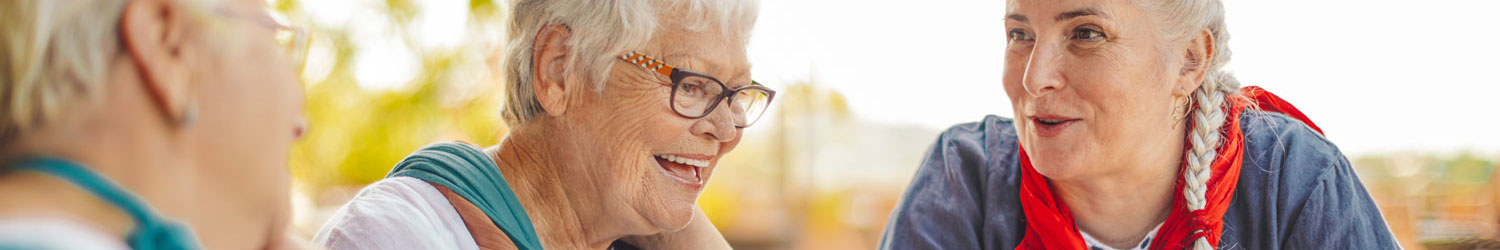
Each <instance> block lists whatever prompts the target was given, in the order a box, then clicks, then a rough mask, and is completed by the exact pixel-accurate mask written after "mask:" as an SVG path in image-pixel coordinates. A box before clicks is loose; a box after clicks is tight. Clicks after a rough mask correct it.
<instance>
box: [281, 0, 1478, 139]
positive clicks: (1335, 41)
mask: <svg viewBox="0 0 1500 250" xmlns="http://www.w3.org/2000/svg"><path fill="white" fill-rule="evenodd" d="M417 2H418V4H419V5H420V6H421V7H422V8H423V9H424V11H423V12H422V13H421V14H420V16H419V17H418V18H417V20H418V21H417V22H415V23H413V24H412V25H416V26H417V27H416V28H415V29H413V30H415V31H414V32H420V34H418V36H416V37H420V39H418V41H416V42H417V44H419V45H420V46H422V47H424V48H434V47H444V46H452V45H454V44H457V43H459V41H462V39H465V35H464V28H463V27H464V23H465V21H466V18H467V15H466V13H465V10H466V8H467V6H466V5H465V4H464V3H465V2H466V1H461V0H441V1H417ZM1226 2H1227V5H1228V15H1229V16H1228V18H1229V20H1228V22H1229V27H1230V33H1231V34H1232V36H1233V38H1232V39H1231V42H1230V48H1231V49H1232V50H1233V51H1234V59H1233V61H1232V62H1231V63H1230V65H1229V66H1228V67H1229V68H1230V69H1231V70H1232V71H1234V72H1235V73H1236V75H1238V76H1239V77H1240V79H1241V81H1242V82H1244V83H1246V84H1249V85H1259V86H1262V87H1265V88H1267V89H1269V90H1271V91H1273V92H1275V93H1277V94H1278V95H1281V96H1282V97H1284V98H1286V99H1288V100H1289V101H1291V102H1292V103H1293V104H1296V105H1297V106H1298V107H1299V108H1301V109H1302V110H1303V111H1304V112H1306V113H1307V114H1308V115H1309V116H1310V117H1312V119H1313V120H1314V121H1316V122H1317V123H1318V124H1319V125H1320V126H1322V127H1323V128H1324V130H1325V131H1327V133H1328V137H1329V138H1330V139H1332V140H1333V141H1334V142H1335V143H1336V144H1338V145H1339V147H1340V148H1342V149H1343V150H1344V151H1345V153H1346V154H1348V155H1355V156H1357V155H1363V154H1371V153H1383V152H1391V151H1405V150H1416V151H1420V152H1435V153H1449V152H1453V151H1456V150H1463V149H1470V150H1476V151H1480V152H1483V153H1489V154H1495V153H1500V129H1496V128H1497V127H1496V126H1495V124H1497V122H1500V111H1496V110H1495V109H1496V108H1497V107H1500V98H1494V97H1492V95H1494V94H1495V93H1497V92H1500V78H1496V77H1497V76H1496V74H1494V72H1497V71H1500V62H1497V61H1496V60H1497V58H1500V46H1495V44H1500V33H1497V32H1495V31H1494V30H1495V29H1494V28H1495V25H1496V24H1500V21H1496V20H1495V19H1493V18H1494V17H1495V16H1496V14H1495V13H1494V11H1495V10H1500V1H1492V0H1427V1H1394V0H1253V1H1251V0H1229V1H1226ZM378 3H379V1H371V0H316V1H303V4H305V5H307V6H306V7H307V9H308V10H309V12H311V13H310V14H312V16H313V17H314V19H313V21H315V22H318V23H320V24H323V25H337V26H342V25H347V24H350V23H355V22H357V23H358V25H352V26H350V27H351V29H353V33H354V34H355V36H356V37H359V38H357V39H356V40H358V41H360V44H359V46H364V48H366V49H362V50H360V51H361V54H359V55H357V56H356V59H355V60H356V62H355V63H356V69H355V74H356V77H357V79H359V80H360V83H361V85H363V86H366V87H370V88H390V87H395V86H400V85H401V84H404V83H405V82H407V81H409V80H410V78H411V77H414V76H415V74H416V73H417V72H416V70H417V69H416V66H417V61H416V60H417V58H416V57H415V54H414V53H413V51H412V50H410V49H407V48H406V47H405V46H403V43H404V41H402V40H400V39H399V38H396V36H391V35H389V34H388V32H389V30H387V29H386V27H387V26H388V24H387V23H385V20H383V19H382V18H379V16H378V15H379V13H378V12H376V9H375V8H372V7H370V6H378V5H377V4H378ZM1004 9H1005V8H1004V1H1000V0H923V1H893V0H863V1H854V0H847V1H833V0H763V1H762V3H761V14H760V18H759V23H758V24H757V26H756V30H755V31H754V36H753V37H752V39H751V42H750V59H751V62H752V63H753V64H754V70H753V74H754V76H755V78H756V79H757V80H759V81H761V82H763V83H766V84H768V85H771V86H772V87H782V86H785V85H786V84H790V83H793V82H802V81H806V80H808V79H812V80H813V81H815V82H816V83H817V84H820V85H823V86H826V87H829V88H833V89H836V90H838V91H840V92H842V93H844V94H845V95H846V96H847V97H848V101H849V104H850V106H851V108H852V109H853V110H854V111H855V113H856V114H858V115H859V116H860V117H862V118H863V119H867V120H869V121H875V122H886V123H908V124H919V125H921V126H925V127H929V128H932V129H934V130H936V129H941V128H945V127H947V126H949V125H952V124H955V123H960V122H969V121H976V120H978V119H980V118H981V117H982V116H983V115H985V114H998V115H1002V116H1011V107H1010V104H1009V100H1007V98H1006V96H1005V91H1004V89H1003V88H1002V86H1001V82H1000V79H999V78H998V77H999V75H1000V74H1001V69H1002V68H1003V67H1002V66H1003V64H1004V62H1003V60H1002V55H1003V51H1004V49H1005V48H1004V44H1005V43H1004V31H1003V21H1002V20H1001V17H1002V16H1003V12H1004ZM316 54H317V48H316V45H315V48H314V56H313V58H310V59H311V60H317V58H316V57H317V56H316ZM310 67H315V66H310ZM309 71H314V70H312V69H309Z"/></svg>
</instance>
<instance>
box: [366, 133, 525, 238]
mask: <svg viewBox="0 0 1500 250" xmlns="http://www.w3.org/2000/svg"><path fill="white" fill-rule="evenodd" d="M397 176H407V177H412V178H417V179H420V180H423V181H427V182H431V183H435V184H438V185H443V187H447V188H448V189H450V190H453V192H454V193H457V194H458V195H459V196H463V197H464V199H465V200H468V201H469V202H470V203H474V205H475V206H478V207H479V209H480V210H482V211H484V214H485V215H487V216H489V217H490V221H491V222H494V223H495V226H499V227H500V230H501V231H504V232H505V235H506V236H508V237H510V241H511V242H515V244H516V247H517V248H520V249H521V250H540V249H542V243H541V240H540V239H539V238H538V237H537V233H536V227H533V226H532V225H531V218H530V217H527V215H526V209H525V208H522V207H521V201H520V200H518V199H516V193H515V192H514V191H512V190H511V189H510V184H508V183H506V182H505V176H503V175H501V174H500V166H498V165H495V161H494V160H492V159H490V157H489V156H488V155H485V153H484V152H483V151H480V150H479V149H477V148H474V147H473V146H469V145H466V144H462V143H456V142H440V143H435V144H432V145H428V146H427V147H425V148H422V149H418V150H417V152H415V153H412V154H411V155H410V156H407V157H406V159H403V160H401V163H397V164H396V167H395V168H392V169H391V173H390V174H387V175H386V178H390V177H397Z"/></svg>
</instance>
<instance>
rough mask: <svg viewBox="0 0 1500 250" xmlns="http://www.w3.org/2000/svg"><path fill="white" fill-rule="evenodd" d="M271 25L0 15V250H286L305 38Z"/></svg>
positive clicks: (76, 6)
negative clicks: (290, 174) (298, 74)
mask: <svg viewBox="0 0 1500 250" xmlns="http://www.w3.org/2000/svg"><path fill="white" fill-rule="evenodd" d="M269 14H270V13H269V12H268V11H267V8H266V1H263V0H130V1H123V0H7V1H0V103H3V105H0V160H3V162H4V164H3V165H0V249H15V248H22V249H124V248H135V249H197V248H208V249H250V248H275V247H281V246H284V244H288V243H289V242H286V241H285V239H286V235H287V234H286V233H285V231H286V229H287V227H288V223H287V221H288V219H289V218H288V217H289V214H288V213H289V212H290V211H289V207H288V201H289V198H288V195H289V190H288V188H289V187H290V184H289V183H288V181H289V180H288V179H289V178H288V175H287V170H286V162H287V158H286V152H287V149H288V147H289V146H290V144H291V143H292V142H293V141H294V140H296V139H297V138H298V137H300V135H301V131H302V125H301V124H300V123H301V117H300V116H301V103H302V99H301V98H302V97H301V87H300V86H299V85H298V83H297V78H296V74H295V71H296V70H297V69H296V68H297V66H296V64H298V63H299V61H300V59H298V58H300V56H299V55H297V54H298V53H299V52H301V49H300V47H301V46H302V45H303V44H305V41H306V40H305V37H306V36H305V35H300V34H301V33H300V32H296V31H295V30H294V29H290V28H288V27H286V26H284V25H281V24H278V23H277V21H276V20H275V19H273V18H272V16H271V15H269ZM278 38H280V39H278ZM288 56H290V57H288Z"/></svg>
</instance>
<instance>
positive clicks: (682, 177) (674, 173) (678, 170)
mask: <svg viewBox="0 0 1500 250" xmlns="http://www.w3.org/2000/svg"><path fill="white" fill-rule="evenodd" d="M656 163H657V164H660V165H661V168H662V170H666V171H667V175H668V176H671V177H672V178H673V179H677V180H678V181H681V182H683V184H688V185H690V186H702V185H703V168H706V167H708V163H709V160H704V159H693V158H687V157H683V156H678V155H670V154H659V155H656Z"/></svg>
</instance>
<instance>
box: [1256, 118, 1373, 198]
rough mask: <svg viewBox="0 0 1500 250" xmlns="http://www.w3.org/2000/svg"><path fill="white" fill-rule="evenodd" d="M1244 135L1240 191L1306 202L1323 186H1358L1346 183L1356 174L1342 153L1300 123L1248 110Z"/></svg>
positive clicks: (1318, 134) (1293, 119)
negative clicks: (1343, 183)
mask: <svg viewBox="0 0 1500 250" xmlns="http://www.w3.org/2000/svg"><path fill="white" fill-rule="evenodd" d="M1240 129H1241V131H1243V136H1244V140H1245V146H1244V147H1245V148H1244V150H1245V152H1244V161H1243V162H1242V164H1243V165H1242V166H1243V167H1242V168H1241V173H1240V184H1239V185H1240V187H1239V188H1252V189H1251V190H1261V191H1266V192H1275V193H1274V194H1276V195H1277V196H1285V197H1284V198H1291V199H1292V200H1302V199H1305V197H1303V196H1306V195H1307V194H1308V193H1309V192H1310V191H1312V188H1314V187H1316V186H1317V185H1319V184H1325V185H1326V184H1330V183H1328V182H1339V181H1349V180H1357V179H1353V178H1348V177H1352V176H1353V174H1354V171H1353V168H1352V166H1350V164H1349V161H1348V159H1347V158H1346V157H1345V156H1344V154H1343V152H1341V151H1339V149H1338V147H1337V146H1334V144H1333V143H1332V142H1329V141H1328V139H1327V138H1325V137H1323V135H1322V134H1320V133H1318V132H1317V131H1314V130H1312V128H1310V127H1308V126H1307V125H1306V124H1303V123H1302V121H1300V120H1297V119H1295V118H1291V117H1289V116H1286V115H1283V114H1280V113H1272V112H1264V111H1253V110H1247V111H1245V112H1244V113H1242V114H1241V115H1240ZM1345 175H1347V176H1345ZM1341 177H1345V178H1341ZM1331 184H1338V183H1331Z"/></svg>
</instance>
